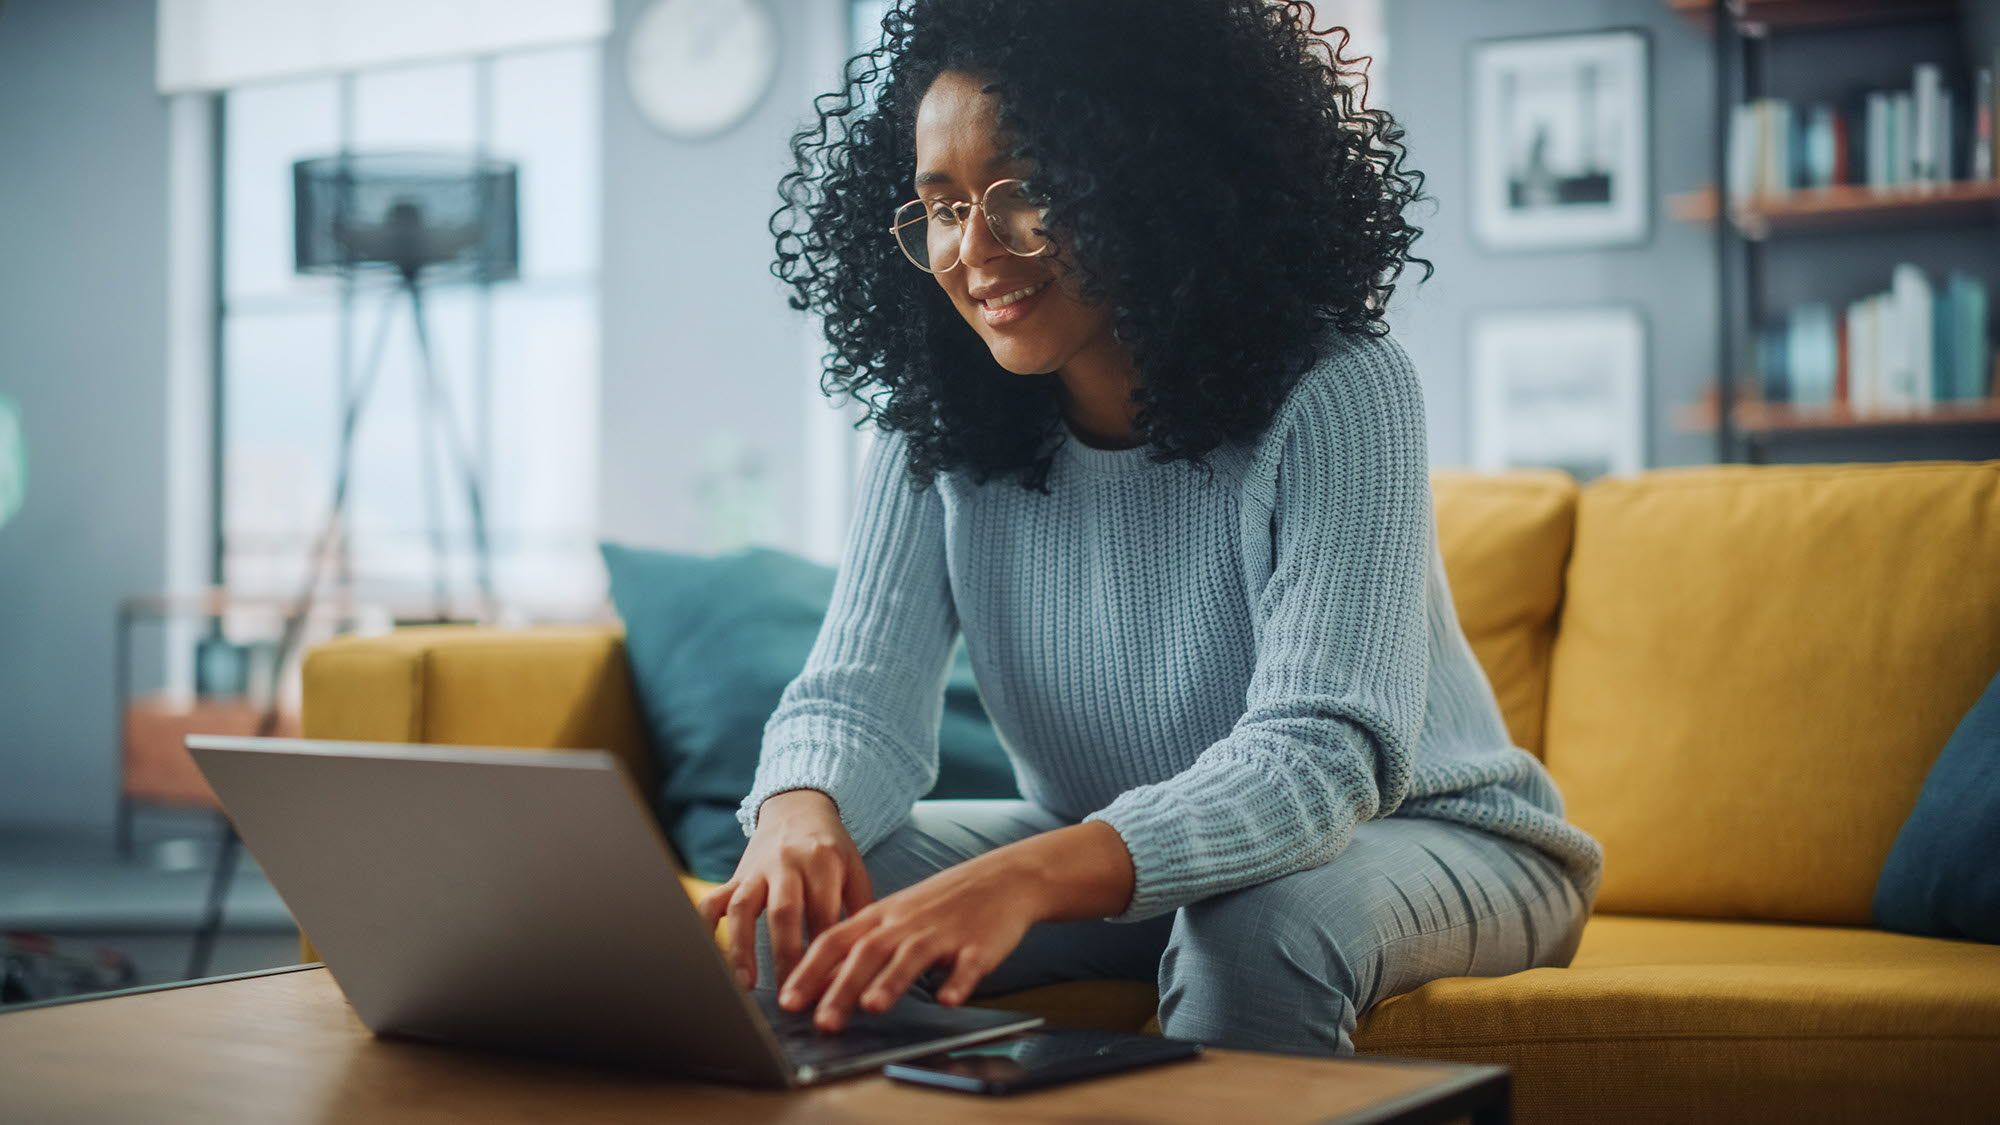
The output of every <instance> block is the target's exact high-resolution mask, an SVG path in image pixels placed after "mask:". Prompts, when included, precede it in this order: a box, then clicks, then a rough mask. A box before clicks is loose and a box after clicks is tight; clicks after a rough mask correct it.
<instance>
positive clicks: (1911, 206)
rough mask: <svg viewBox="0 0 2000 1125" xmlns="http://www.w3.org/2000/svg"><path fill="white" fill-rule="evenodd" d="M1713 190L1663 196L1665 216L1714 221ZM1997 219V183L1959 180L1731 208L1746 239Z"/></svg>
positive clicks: (1839, 187) (1834, 191) (1764, 199)
mask: <svg viewBox="0 0 2000 1125" xmlns="http://www.w3.org/2000/svg"><path fill="white" fill-rule="evenodd" d="M1717 208H1718V197H1717V193H1716V190H1715V188H1714V187H1712V186H1711V187H1705V188H1702V189H1700V190H1698V191H1691V192H1684V193H1682V194H1679V195H1670V196H1668V197H1667V213H1668V214H1669V215H1672V216H1673V217H1674V218H1676V219H1679V220H1682V221H1683V222H1690V223H1712V222H1714V221H1715V216H1716V211H1717ZM1995 218H2000V180H1959V181H1955V182H1953V183H1948V184H1938V185H1935V186H1932V187H1928V188H1923V187H1898V188H1888V189H1877V188H1871V187H1866V186H1862V185H1856V184H1836V185H1834V186H1832V187H1824V188H1800V189H1799V190H1797V191H1794V192H1791V193H1789V194H1786V195H1769V196H1761V197H1758V198H1756V199H1753V200H1751V201H1750V202H1748V203H1745V204H1740V205H1738V206H1736V207H1733V208H1731V209H1730V220H1731V221H1732V222H1733V223H1735V224H1736V228H1737V229H1738V230H1739V231H1741V232H1742V233H1743V237H1745V238H1749V239H1763V238H1767V237H1769V236H1771V235H1773V234H1788V233H1792V232H1796V231H1811V230H1832V229H1842V228H1846V229H1861V228H1864V227H1871V226H1885V225H1891V224H1895V225H1908V224H1911V223H1917V222H1939V223H1948V222H1967V221H1979V220H1986V221H1991V220H1993V219H1995Z"/></svg>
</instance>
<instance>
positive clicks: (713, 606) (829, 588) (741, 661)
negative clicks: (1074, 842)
mask: <svg viewBox="0 0 2000 1125" xmlns="http://www.w3.org/2000/svg"><path fill="white" fill-rule="evenodd" d="M600 549H601V550H602V552H603V554H604V565H605V568H606V569H607V570H609V571H610V574H611V600H612V602H613V604H614V605H616V606H617V608H618V615H619V616H620V617H621V618H623V619H624V621H625V652H626V658H627V659H628V660H629V661H630V663H631V666H632V679H633V683H634V686H635V687H636V688H637V689H638V695H639V707H640V711H641V713H642V715H643V716H644V718H645V724H646V731H647V736H648V740H649V742H650V746H651V750H652V753H653V758H654V761H655V762H656V763H657V764H658V766H659V773H660V778H661V783H660V791H659V793H658V794H656V795H655V797H656V801H657V806H656V809H655V811H656V812H657V814H658V815H659V817H660V820H661V823H662V824H663V825H664V826H665V827H666V829H667V833H668V836H669V837H670V838H671V839H672V841H673V843H674V847H675V849H676V850H678V851H679V852H680V854H681V859H682V861H683V862H684V863H685V864H686V865H687V867H688V870H689V871H691V872H693V873H694V874H696V875H698V876H700V877H701V878H703V879H709V880H714V881H720V880H723V879H727V878H728V877H729V876H730V874H731V873H732V872H734V871H735V869H736V861H737V859H738V858H740V857H741V856H742V854H743V845H744V842H745V841H744V838H743V830H742V829H741V828H740V827H738V825H737V823H736V806H737V804H738V803H739V802H741V801H742V799H743V795H744V794H745V793H748V792H749V791H750V783H751V781H752V779H753V777H754V776H755V774H756V770H757V754H758V751H759V749H760V748H761V747H762V744H763V734H764V722H765V720H767V719H769V718H770V717H771V712H772V711H774V710H776V709H777V706H778V699H779V697H780V696H782V695H783V694H784V691H785V686H786V685H787V684H789V683H791V682H792V680H793V679H794V678H796V677H797V676H798V674H799V672H800V670H801V669H803V668H804V667H805V663H806V657H807V655H808V654H810V653H811V652H812V646H813V641H814V639H815V638H817V637H818V635H819V629H820V624H821V623H822V622H823V621H824V620H825V619H826V610H827V603H828V601H829V600H830V599H831V598H832V596H833V580H834V571H833V568H832V567H828V566H823V565H821V564H819V563H816V562H813V561H811V560H810V559H805V558H801V557H799V556H798V555H794V554H790V553H789V552H785V551H779V550H775V549H773V548H769V547H751V548H747V549H745V550H741V551H736V552H733V553H730V554H724V555H713V556H710V555H688V554H676V553H673V552H669V551H655V550H645V549H640V548H633V547H626V546H621V545H619V544H616V543H604V544H602V545H601V547H600ZM938 742H939V755H938V757H939V761H938V780H937V785H936V786H934V787H933V788H932V790H931V792H930V793H929V796H932V797H1013V796H1018V790H1017V789H1016V787H1015V782H1014V769H1013V766H1012V765H1011V764H1010V763H1009V762H1008V761H1007V756H1006V753H1005V751H1003V750H1002V749H1001V748H1000V740H999V738H998V737H997V736H995V734H994V733H993V725H992V723H991V721H990V720H988V719H987V717H986V711H985V709H984V708H983V707H982V706H981V705H980V702H979V694H978V691H977V689H976V688H975V687H974V686H973V680H972V662H971V659H970V657H969V656H968V655H967V654H966V651H965V644H964V642H963V641H962V640H961V641H959V642H958V643H957V644H955V645H954V646H953V651H952V666H951V676H950V679H949V680H948V681H947V683H946V685H945V700H944V719H943V721H942V723H941V725H940V728H939V732H938Z"/></svg>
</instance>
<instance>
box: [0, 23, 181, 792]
mask: <svg viewBox="0 0 2000 1125" xmlns="http://www.w3.org/2000/svg"><path fill="white" fill-rule="evenodd" d="M153 20H154V5H153V4H151V3H139V2H134V0H8V2H7V3H6V4H5V6H4V7H0V389H5V390H6V392H7V393H8V394H10V395H12V396H13V397H14V398H15V399H16V400H18V401H19V403H20V405H21V412H22V419H23V423H24V425H25V429H26V434H27V442H28V494H27V501H26V504H25V506H24V507H23V508H22V510H21V512H20V514H19V515H18V516H17V517H16V518H15V520H14V522H12V523H10V524H8V525H7V526H6V527H4V528H0V827H10V826H15V825H22V824H32V823H72V824H74V823H86V824H96V825H101V826H104V827H105V828H106V829H107V830H108V827H109V824H110V819H111V817H110V813H111V808H112V801H113V797H114V794H115V793H116V788H117V767H116V762H115V759H114V754H115V747H116V745H117V740H116V730H117V726H116V720H115V717H114V714H113V703H112V679H111V675H112V672H111V668H112V613H113V609H114V606H115V604H116V601H117V599H118V598H119V597H120V596H122V595H126V594H134V593H145V592H150V591H153V590H156V589H157V588H158V587H159V586H160V584H161V582H162V580H163V577H164V563H163V559H162V556H163V550H164V547H163V544H164V542H165V519H166V515H165V503H166V490H165V486H164V484H163V472H164V468H165V462H166V427H165V425H164V423H163V421H162V416H161V415H162V410H163V408H164V406H165V401H166V377H165V370H166V221H165V220H166V185H167V164H166V160H167V119H166V109H165V103H164V102H163V101H162V100H161V99H160V98H159V97H158V95H156V94H155V93H154V91H153Z"/></svg>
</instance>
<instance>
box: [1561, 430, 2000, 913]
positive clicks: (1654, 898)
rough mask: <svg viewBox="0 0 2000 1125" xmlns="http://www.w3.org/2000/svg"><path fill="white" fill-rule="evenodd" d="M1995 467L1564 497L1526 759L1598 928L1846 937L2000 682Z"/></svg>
mask: <svg viewBox="0 0 2000 1125" xmlns="http://www.w3.org/2000/svg"><path fill="white" fill-rule="evenodd" d="M1996 575H2000V461H1989V462H1937V463H1926V464H1903V465H1870V466H1787V467H1763V466H1759V467H1753V466H1728V467H1719V468H1695V469H1663V470H1655V471H1653V472H1650V473H1646V474H1643V475H1641V476H1638V477H1612V478H1604V479H1601V480H1599V481H1596V482H1593V483H1592V484H1591V485H1590V487H1588V488H1586V489H1584V490H1583V494H1582V497H1581V499H1580V500H1579V502H1578V507H1577V519H1576V544H1575V548H1574V551H1573V553H1572V555H1571V558H1570V566H1569V572H1568V582H1567V586H1566V589H1565V594H1564V597H1565V603H1564V608H1563V612H1562V620H1561V624H1560V631H1559V633H1558V635H1557V638H1556V644H1555V654H1554V659H1553V663H1552V666H1551V670H1550V680H1549V710H1548V722H1547V730H1546V739H1547V742H1546V746H1545V748H1544V753H1543V757H1544V759H1545V760H1546V761H1547V762H1548V765H1549V770H1550V772H1551V773H1552V774H1553V775H1554V777H1555V779H1556V782H1557V783H1558V785H1559V786H1560V787H1561V789H1562V792H1563V795H1564V797H1565V798H1566V800H1567V803H1568V813H1569V816H1570V818H1571V819H1572V820H1573V821H1574V822H1575V823H1576V824H1577V825H1578V826H1579V827H1581V828H1583V829H1584V830H1585V831H1587V832H1589V833H1590V834H1591V835H1593V836H1595V837H1596V838H1597V839H1598V840H1599V841H1600V842H1601V843H1602V844H1603V845H1604V849H1605V872H1604V882H1603V885H1602V887H1601V888H1600V890H1599V892H1598V899H1597V909H1599V910H1605V911H1611V912H1614V913H1642V914H1667V915H1693V916H1703V917H1739V918H1762V919H1789V920H1796V921H1814V922H1829V923H1836V924H1866V923H1867V922H1868V921H1869V904H1870V900H1871V897H1872V895H1873V892H1874V887H1875V879H1876V875H1877V873H1878V872H1879V871H1880V869H1881V866H1882V861H1883V859H1884V858H1885V857H1886V856H1887V855H1888V852H1889V846H1890V844H1891V843H1892V842H1893V841H1894V840H1895V836H1896V833H1897V831H1898V830H1899V829H1900V828H1901V826H1902V824H1903V821H1904V819H1905V818H1906V817H1907V816H1908V814H1909V811H1910V808H1911V806H1912V805H1913V804H1914V803H1915V800H1916V796H1917V791H1918V790H1919V789H1920V788H1921V786H1922V783H1923V779H1924V775H1925V773H1926V772H1927V771H1928V770H1929V769H1930V766H1931V763H1932V762H1933V761H1934V760H1935V759H1936V757H1937V755H1938V753H1939V751H1940V750H1942V749H1943V747H1944V743H1945V740H1946V738H1948V737H1949V736H1950V734H1951V731H1952V728H1953V726H1954V725H1955V724H1956V723H1957V722H1958V720H1959V718H1960V717H1961V716H1962V715H1963V714H1964V713H1965V711H1966V709H1967V708H1968V707H1970V706H1971V705H1972V702H1973V700H1974V699H1976V698H1977V697H1978V695H1979V693H1980V691H1981V689H1983V688H1984V687H1985V685H1986V683H1987V681H1988V680H1990V679H1991V678H1992V677H1993V670H1994V668H1995V667H2000V579H1996Z"/></svg>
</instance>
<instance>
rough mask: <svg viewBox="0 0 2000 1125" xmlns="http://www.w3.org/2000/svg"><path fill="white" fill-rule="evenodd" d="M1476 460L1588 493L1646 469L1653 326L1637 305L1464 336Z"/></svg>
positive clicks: (1502, 314)
mask: <svg viewBox="0 0 2000 1125" xmlns="http://www.w3.org/2000/svg"><path fill="white" fill-rule="evenodd" d="M1467 340H1468V341H1469V346H1470V347H1469V350H1470V362H1469V364H1468V367H1467V370H1468V371H1469V372H1470V373H1471V375H1470V377H1471V381H1472V387H1471V392H1472V393H1471V399H1472V407H1473V409H1472V431H1473V432H1472V442H1471V446H1472V460H1473V464H1474V467H1476V468H1478V469H1481V470H1484V471H1488V472H1502V471H1505V470H1508V469H1519V468H1553V469H1561V470H1563V471H1565V472H1567V473H1569V474H1570V475H1571V476H1573V477H1575V478H1576V479H1577V481H1578V483H1587V482H1589V481H1591V480H1593V479H1595V478H1597V477H1600V476H1604V475H1606V474H1611V473H1637V472H1639V471H1641V470H1643V469H1644V468H1645V467H1646V463H1647V456H1646V409H1645V402H1646V377H1645V365H1646V323H1645V318H1644V316H1643V315H1642V314H1641V312H1640V310H1639V308H1638V307H1637V306H1634V305H1603V306H1590V307H1580V308H1560V309H1523V310H1512V311H1494V312H1487V313H1481V314H1479V315H1477V316H1475V317H1474V318H1473V321H1472V325H1471V330H1470V331H1469V332H1468V333H1467Z"/></svg>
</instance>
